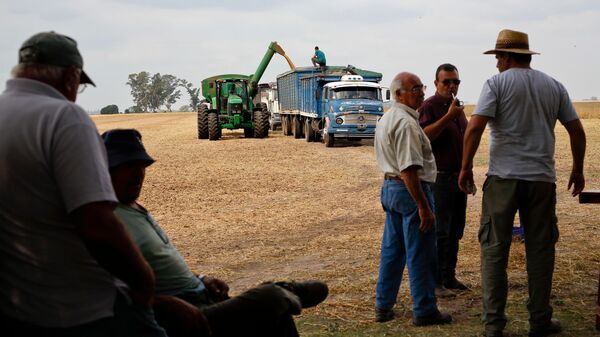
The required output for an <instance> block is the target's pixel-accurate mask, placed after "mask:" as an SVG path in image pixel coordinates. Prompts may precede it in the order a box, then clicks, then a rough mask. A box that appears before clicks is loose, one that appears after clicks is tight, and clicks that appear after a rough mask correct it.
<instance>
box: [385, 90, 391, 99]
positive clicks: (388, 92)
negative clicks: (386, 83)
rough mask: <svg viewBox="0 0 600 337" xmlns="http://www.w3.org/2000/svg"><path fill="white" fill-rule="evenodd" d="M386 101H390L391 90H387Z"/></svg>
mask: <svg viewBox="0 0 600 337" xmlns="http://www.w3.org/2000/svg"><path fill="white" fill-rule="evenodd" d="M385 100H386V101H389V100H390V91H389V90H386V91H385Z"/></svg>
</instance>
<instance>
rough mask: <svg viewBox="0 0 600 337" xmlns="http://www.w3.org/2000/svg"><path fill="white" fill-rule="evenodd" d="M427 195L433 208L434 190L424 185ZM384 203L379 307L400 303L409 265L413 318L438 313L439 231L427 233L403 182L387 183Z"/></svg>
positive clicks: (428, 185) (378, 288)
mask: <svg viewBox="0 0 600 337" xmlns="http://www.w3.org/2000/svg"><path fill="white" fill-rule="evenodd" d="M421 186H422V188H423V192H425V196H426V197H427V200H428V201H429V204H430V205H431V206H433V195H432V187H431V184H429V183H422V184H421ZM381 204H382V206H383V209H384V210H385V213H386V217H385V226H384V229H383V238H382V240H381V259H380V262H379V278H378V279H377V289H376V298H375V307H376V308H378V309H391V308H392V307H393V306H394V304H396V298H397V297H398V290H399V289H400V283H401V281H402V273H403V272H404V266H405V265H408V276H409V282H410V293H411V296H412V298H413V315H414V316H415V317H422V316H426V315H430V314H433V313H435V312H436V311H437V310H438V309H437V302H436V298H435V272H436V260H437V258H436V249H435V240H436V238H435V232H434V231H433V230H431V231H429V232H428V233H423V232H422V231H421V230H420V229H419V225H420V224H421V220H420V218H419V212H418V209H417V205H416V204H415V202H414V200H413V198H412V197H411V195H410V193H409V192H408V189H407V188H406V186H405V185H404V183H403V182H401V181H396V180H384V182H383V186H382V187H381Z"/></svg>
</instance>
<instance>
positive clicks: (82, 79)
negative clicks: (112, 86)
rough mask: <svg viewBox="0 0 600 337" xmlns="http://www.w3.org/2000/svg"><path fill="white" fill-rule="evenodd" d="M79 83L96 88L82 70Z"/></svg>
mask: <svg viewBox="0 0 600 337" xmlns="http://www.w3.org/2000/svg"><path fill="white" fill-rule="evenodd" d="M79 83H81V84H91V85H93V86H96V84H95V83H94V82H93V81H92V79H91V78H90V77H89V76H88V74H86V73H85V71H83V69H82V70H81V77H80V79H79Z"/></svg>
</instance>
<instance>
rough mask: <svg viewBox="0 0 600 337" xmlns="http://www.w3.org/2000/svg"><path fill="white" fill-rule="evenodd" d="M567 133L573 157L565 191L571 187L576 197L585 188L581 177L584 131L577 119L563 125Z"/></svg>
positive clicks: (584, 141) (583, 179)
mask: <svg viewBox="0 0 600 337" xmlns="http://www.w3.org/2000/svg"><path fill="white" fill-rule="evenodd" d="M563 126H564V127H565V129H567V132H568V133H569V140H570V141H571V156H572V157H573V166H572V168H571V176H570V177H569V184H568V185H567V189H568V190H570V189H571V186H573V191H572V194H573V196H576V195H578V194H579V193H581V191H583V188H584V187H585V178H584V175H583V160H584V158H585V145H586V139H585V131H584V130H583V125H581V121H580V120H579V119H575V120H572V121H569V122H566V123H564V124H563Z"/></svg>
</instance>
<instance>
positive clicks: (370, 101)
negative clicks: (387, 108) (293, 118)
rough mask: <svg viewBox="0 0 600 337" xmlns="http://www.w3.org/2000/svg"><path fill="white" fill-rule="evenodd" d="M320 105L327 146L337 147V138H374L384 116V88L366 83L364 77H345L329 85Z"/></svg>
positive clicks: (324, 87) (324, 138) (325, 88)
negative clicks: (382, 90) (379, 122)
mask: <svg viewBox="0 0 600 337" xmlns="http://www.w3.org/2000/svg"><path fill="white" fill-rule="evenodd" d="M320 105H321V106H320V110H321V113H322V116H323V118H324V122H325V125H324V126H323V131H322V134H323V140H324V141H325V142H326V145H327V142H330V143H331V145H333V142H334V140H333V139H334V138H347V139H363V138H373V137H374V136H375V126H376V124H377V121H378V120H379V119H380V118H381V116H383V99H382V94H381V86H380V85H379V84H378V83H376V82H365V81H363V78H362V76H360V75H344V76H342V78H341V80H340V81H338V82H330V83H327V84H325V85H324V86H323V89H322V99H321V100H320Z"/></svg>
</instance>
